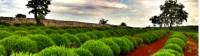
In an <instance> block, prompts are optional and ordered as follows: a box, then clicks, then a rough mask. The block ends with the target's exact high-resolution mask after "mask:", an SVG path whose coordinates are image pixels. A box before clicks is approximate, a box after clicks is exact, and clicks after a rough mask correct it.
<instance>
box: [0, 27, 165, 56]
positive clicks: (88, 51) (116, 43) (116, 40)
mask: <svg viewBox="0 0 200 56" xmlns="http://www.w3.org/2000/svg"><path fill="white" fill-rule="evenodd" d="M158 32H159V33H158ZM147 33H149V34H148V35H146V34H147ZM166 33H167V32H166V31H163V30H157V31H149V32H146V33H141V34H137V35H135V36H134V37H129V36H123V37H109V38H100V39H96V40H95V39H91V40H88V41H86V42H85V43H83V44H82V45H81V46H80V47H79V48H69V47H66V46H60V47H59V46H55V45H52V44H53V42H54V41H47V39H48V37H44V36H43V37H42V36H40V37H39V38H37V37H38V36H37V37H35V36H32V37H29V38H30V39H31V40H37V41H36V42H37V44H38V43H39V44H43V45H44V44H45V45H47V46H48V45H49V46H51V45H52V46H51V47H47V48H45V49H43V48H41V49H43V50H41V51H40V52H30V51H32V50H37V49H34V47H35V45H34V41H32V42H30V41H31V40H28V38H26V37H20V38H19V39H18V37H12V38H15V40H17V41H18V42H15V40H7V42H9V41H14V42H15V43H16V44H18V45H16V46H15V44H13V45H12V47H11V46H9V47H11V48H13V49H12V50H17V51H18V52H13V53H11V56H31V55H32V56H119V55H126V54H128V53H129V52H130V51H133V50H134V49H135V48H136V47H137V46H139V45H140V44H142V43H146V38H148V39H152V38H153V37H154V38H153V39H155V40H156V39H158V38H160V37H161V36H163V35H165V34H166ZM143 35H145V36H151V37H142V36H143ZM43 38H46V39H43ZM5 39H7V38H5ZM8 39H10V38H8ZM155 40H154V41H155ZM4 41H5V40H4V39H3V42H4ZM45 41H47V42H45ZM151 41H152V42H153V40H151ZM14 42H12V43H14ZM23 42H26V43H28V44H23V45H24V46H22V45H19V44H21V43H23ZM51 42H52V44H49V43H51ZM147 42H149V41H147ZM9 44H10V43H9ZM1 47H2V49H1V50H2V51H3V50H4V51H5V50H7V48H6V47H5V48H3V47H4V46H0V48H1ZM7 47H8V46H7ZM27 47H28V48H27ZM31 47H33V48H31ZM38 47H39V46H38ZM40 47H44V46H40ZM8 49H10V48H8ZM0 53H1V52H0ZM2 53H5V52H2ZM31 53H34V54H31Z"/></svg>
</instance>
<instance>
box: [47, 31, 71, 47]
mask: <svg viewBox="0 0 200 56" xmlns="http://www.w3.org/2000/svg"><path fill="white" fill-rule="evenodd" d="M49 37H50V38H51V39H52V40H53V42H54V43H55V44H56V45H57V46H65V47H69V46H70V44H71V42H70V40H69V39H67V38H65V37H63V36H61V35H60V34H50V35H49Z"/></svg>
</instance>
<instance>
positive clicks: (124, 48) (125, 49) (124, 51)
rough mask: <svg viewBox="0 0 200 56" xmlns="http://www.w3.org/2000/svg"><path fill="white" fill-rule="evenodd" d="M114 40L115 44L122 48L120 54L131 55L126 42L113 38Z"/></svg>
mask: <svg viewBox="0 0 200 56" xmlns="http://www.w3.org/2000/svg"><path fill="white" fill-rule="evenodd" d="M112 40H113V41H114V42H115V43H117V44H118V45H119V47H120V52H121V53H120V54H127V53H129V51H130V50H129V48H130V47H129V45H128V44H127V42H126V41H124V40H122V39H120V38H114V37H113V38H112Z"/></svg>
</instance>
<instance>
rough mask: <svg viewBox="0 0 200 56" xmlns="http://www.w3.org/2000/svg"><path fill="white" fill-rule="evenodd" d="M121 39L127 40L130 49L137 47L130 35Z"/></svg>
mask: <svg viewBox="0 0 200 56" xmlns="http://www.w3.org/2000/svg"><path fill="white" fill-rule="evenodd" d="M121 40H123V41H126V43H127V44H128V45H129V50H132V49H133V48H134V47H135V46H134V45H133V43H132V42H131V41H130V40H129V39H128V36H124V37H122V38H121Z"/></svg>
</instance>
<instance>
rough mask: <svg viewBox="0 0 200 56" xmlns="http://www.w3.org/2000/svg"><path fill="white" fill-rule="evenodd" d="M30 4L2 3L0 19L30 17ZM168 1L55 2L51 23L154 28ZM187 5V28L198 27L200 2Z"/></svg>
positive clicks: (185, 1)
mask: <svg viewBox="0 0 200 56" xmlns="http://www.w3.org/2000/svg"><path fill="white" fill-rule="evenodd" d="M28 1H29V0H0V16H9V17H14V16H15V15H16V14H17V13H22V14H26V15H27V17H31V18H32V17H33V14H28V12H29V11H30V9H28V8H27V7H26V6H25V5H26V4H27V3H28ZM164 2H165V0H52V4H51V5H50V6H49V9H50V10H51V12H50V13H49V14H48V15H47V16H46V18H48V19H56V20H67V21H81V22H90V23H98V22H99V20H100V19H101V18H105V19H108V20H109V21H108V23H109V24H115V25H119V24H120V23H121V22H125V23H127V25H128V26H133V27H146V26H149V25H151V26H152V24H151V22H150V21H149V18H150V17H152V16H154V15H159V14H160V13H161V11H160V8H159V7H160V5H161V4H164ZM178 3H182V4H184V5H185V9H184V10H186V11H187V12H188V13H189V17H188V22H186V23H183V25H197V24H198V0H178Z"/></svg>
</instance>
